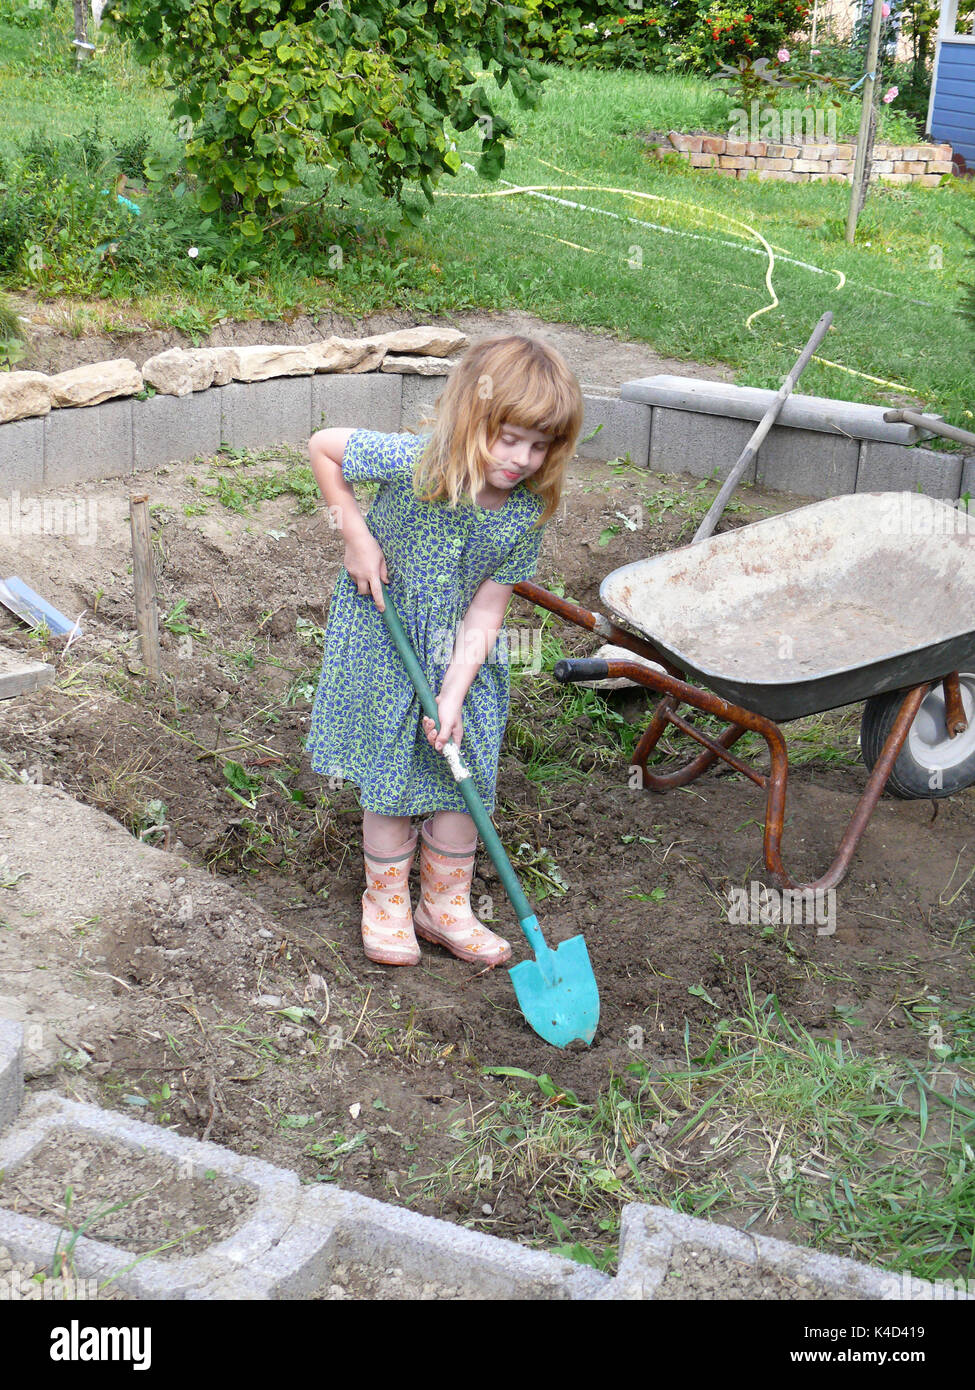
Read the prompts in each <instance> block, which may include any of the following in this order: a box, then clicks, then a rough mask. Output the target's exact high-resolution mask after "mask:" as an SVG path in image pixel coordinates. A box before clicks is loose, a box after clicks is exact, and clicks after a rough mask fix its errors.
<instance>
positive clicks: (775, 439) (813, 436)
mask: <svg viewBox="0 0 975 1390" xmlns="http://www.w3.org/2000/svg"><path fill="white" fill-rule="evenodd" d="M859 457H860V445H859V443H858V442H857V441H856V440H855V439H845V438H844V437H843V436H842V435H829V434H823V433H820V432H818V431H813V430H797V429H784V428H779V427H778V426H776V425H773V426H772V428H771V430H769V432H768V434H767V435H766V437H765V440H764V442H763V444H762V447H761V448H760V449H759V451H758V463H757V466H756V469H755V481H756V483H757V484H758V486H759V487H765V488H770V489H772V490H773V491H776V492H794V493H797V494H798V495H799V496H800V497H836V496H838V495H839V494H840V493H847V492H855V491H856V482H857V464H858V460H859Z"/></svg>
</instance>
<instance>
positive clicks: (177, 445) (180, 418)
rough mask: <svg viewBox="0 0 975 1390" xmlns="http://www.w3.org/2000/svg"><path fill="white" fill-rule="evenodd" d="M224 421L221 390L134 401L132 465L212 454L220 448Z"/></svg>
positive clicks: (150, 465) (157, 464)
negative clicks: (221, 429)
mask: <svg viewBox="0 0 975 1390" xmlns="http://www.w3.org/2000/svg"><path fill="white" fill-rule="evenodd" d="M221 421H222V409H221V400H220V391H219V389H217V390H214V389H212V388H211V389H210V390H208V391H198V392H196V393H194V394H192V395H186V396H169V395H166V396H163V395H160V396H152V397H151V398H150V399H149V400H147V401H133V402H132V462H133V466H134V467H135V468H136V469H143V468H159V467H160V466H161V465H162V464H164V463H172V462H173V461H174V460H179V461H183V460H185V459H192V458H196V457H197V455H199V454H202V455H203V456H204V457H205V458H208V457H210V455H212V454H215V453H216V452H217V451H218V450H219V448H220V427H221Z"/></svg>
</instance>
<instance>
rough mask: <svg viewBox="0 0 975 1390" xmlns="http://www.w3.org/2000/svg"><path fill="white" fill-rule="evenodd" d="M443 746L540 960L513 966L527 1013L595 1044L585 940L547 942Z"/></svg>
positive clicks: (424, 701) (461, 769)
mask: <svg viewBox="0 0 975 1390" xmlns="http://www.w3.org/2000/svg"><path fill="white" fill-rule="evenodd" d="M383 598H384V599H385V602H386V606H385V608H384V610H383V619H384V620H385V623H386V627H387V629H388V630H389V635H390V637H392V639H393V642H394V644H395V646H396V650H397V651H398V652H399V654H400V656H401V657H402V659H403V665H404V666H405V667H406V670H407V673H408V674H409V677H410V680H411V681H412V682H413V685H414V688H415V689H416V693H417V695H418V696H419V697H420V704H421V705H422V706H423V709H424V710H425V711H426V713H427V714H428V715H429V716H430V718H431V719H432V720H433V722H434V724H435V725H436V726H437V728H438V729H439V728H440V718H439V715H438V711H437V702H436V700H435V699H434V697H433V691H432V690H431V689H430V686H429V684H428V682H427V678H426V676H425V675H424V674H423V671H422V669H421V667H420V663H419V661H417V659H416V653H415V652H414V651H413V648H412V646H411V645H410V639H409V638H408V637H407V635H406V632H405V630H404V628H403V623H402V621H401V619H400V616H399V614H398V613H397V611H396V607H395V605H394V603H393V601H392V599H391V598H390V595H389V590H388V589H387V587H386V585H385V584H384V585H383ZM442 751H443V755H444V757H445V758H446V759H447V762H448V763H449V764H450V770H451V772H452V773H453V775H454V780H455V781H456V783H457V786H458V788H459V790H460V794H461V796H462V797H463V798H464V800H465V802H466V803H467V809H468V810H469V811H470V813H471V816H472V818H473V820H474V824H475V825H476V826H477V829H478V833H479V834H480V836H481V839H482V841H483V843H484V848H485V849H486V850H487V852H488V854H489V855H490V857H491V862H492V863H493V864H494V867H495V868H496V869H497V871H498V874H499V876H500V878H501V882H502V883H503V884H504V887H505V891H506V892H507V894H508V897H509V898H510V899H511V905H512V907H513V908H514V910H515V912H516V913H517V914H518V925H519V926H520V927H521V929H522V931H523V932H524V933H525V939H526V940H527V942H528V944H529V946H530V947H531V949H532V950H533V951H534V953H535V959H534V960H523V961H521V962H520V963H519V964H518V965H512V966H510V967H509V969H508V974H509V975H510V976H511V983H512V984H513V985H514V987H515V996H516V998H517V1000H518V1003H519V1005H520V1007H521V1012H522V1013H523V1014H524V1016H525V1018H526V1019H527V1020H528V1022H529V1024H530V1025H531V1026H532V1028H534V1030H535V1032H536V1033H537V1034H538V1035H539V1037H540V1038H544V1039H545V1041H546V1042H547V1043H551V1044H552V1046H553V1047H567V1046H568V1044H569V1043H570V1042H576V1041H579V1042H584V1043H587V1044H588V1043H591V1042H592V1040H593V1036H594V1034H595V1032H596V1025H597V1023H598V1022H599V990H598V988H597V986H596V977H595V975H594V974H593V973H592V965H591V964H590V961H589V952H588V950H587V949H586V943H585V941H584V940H583V938H582V937H581V936H573V937H572V938H570V940H568V941H562V942H560V944H559V945H558V946H557V947H556V948H555V950H554V951H553V950H552V949H551V947H550V946H548V945H547V944H546V941H545V938H544V936H543V935H542V931H541V928H540V927H539V925H538V918H537V917H536V916H535V914H534V912H533V911H532V909H531V904H530V903H529V901H528V899H527V898H526V897H525V894H524V893H523V892H522V888H521V884H520V883H519V882H518V879H517V876H516V874H515V871H514V869H513V868H512V867H511V863H510V861H509V859H508V856H507V855H506V854H505V852H504V846H503V845H502V843H501V841H500V839H499V838H498V833H497V831H496V830H495V828H494V826H493V825H492V824H491V817H490V816H489V815H488V813H487V809H486V807H485V805H484V802H483V801H482V800H481V797H480V795H479V793H478V790H477V788H476V787H475V785H474V779H473V778H472V777H471V774H470V772H469V771H468V769H467V768H466V767H465V766H464V763H463V762H462V761H461V756H460V749H459V748H458V747H457V744H456V743H455V742H454V741H453V739H451V740H450V741H449V742H448V743H446V744H445V745H444V747H443V750H442Z"/></svg>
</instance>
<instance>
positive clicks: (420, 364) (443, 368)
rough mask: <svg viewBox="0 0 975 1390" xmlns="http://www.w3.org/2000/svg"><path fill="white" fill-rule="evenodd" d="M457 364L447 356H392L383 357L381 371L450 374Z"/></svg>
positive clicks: (407, 374) (432, 374) (405, 374)
mask: <svg viewBox="0 0 975 1390" xmlns="http://www.w3.org/2000/svg"><path fill="white" fill-rule="evenodd" d="M455 366H456V363H455V362H452V361H451V360H450V359H449V358H447V357H405V356H399V357H390V356H389V355H388V354H387V356H386V357H384V358H383V360H382V364H381V366H380V368H379V370H380V371H381V372H401V373H402V375H403V376H449V375H450V373H451V371H452V370H453V369H454V367H455Z"/></svg>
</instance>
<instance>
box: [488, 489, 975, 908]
mask: <svg viewBox="0 0 975 1390" xmlns="http://www.w3.org/2000/svg"><path fill="white" fill-rule="evenodd" d="M973 542H975V517H971V518H970V517H969V516H968V514H967V513H966V512H964V511H961V510H959V509H958V508H956V507H954V506H952V505H951V504H949V503H946V502H941V501H938V500H936V499H934V498H931V497H927V496H925V495H923V494H920V493H909V492H906V493H857V494H852V495H849V496H843V497H834V498H830V499H828V500H827V501H825V502H817V503H814V504H813V505H811V506H807V507H801V508H799V509H797V510H796V511H793V512H787V513H784V514H782V515H781V516H777V517H771V518H769V519H768V520H766V521H760V522H756V523H754V524H752V525H750V526H743V527H740V528H738V529H737V530H734V531H730V532H725V533H723V534H721V535H718V536H713V537H711V538H710V539H709V540H705V541H702V542H700V543H699V544H696V545H690V546H683V547H681V548H680V549H678V550H675V551H672V552H669V553H667V554H663V555H657V556H654V557H652V558H650V559H648V560H641V561H638V562H636V563H635V564H630V565H624V566H623V567H622V568H620V569H618V570H614V571H613V572H612V573H611V574H609V575H608V576H607V577H606V578H605V579H604V580H603V583H602V585H601V587H600V597H601V598H602V600H603V602H604V603H605V604H606V607H607V608H608V609H609V610H610V611H611V612H612V613H613V614H614V615H615V616H616V617H617V618H619V619H621V620H622V621H623V622H625V623H628V624H629V625H630V628H629V629H627V628H624V627H620V626H618V625H617V624H615V623H612V622H610V621H609V620H608V619H607V618H605V617H604V616H603V615H602V614H599V613H592V612H589V611H588V610H587V609H584V608H582V607H580V606H579V605H577V604H573V603H571V602H568V601H567V600H565V599H560V598H558V597H557V596H556V595H553V594H550V593H548V592H547V591H546V590H544V589H541V588H540V587H539V586H537V585H535V584H532V583H529V582H524V583H521V584H518V585H516V586H515V590H516V592H517V593H519V594H520V595H521V596H522V597H524V598H527V599H530V600H532V601H533V602H535V603H537V604H539V605H540V606H541V607H543V608H548V609H549V610H550V611H552V612H554V613H557V614H559V616H561V617H563V618H567V619H568V620H569V621H571V622H575V623H578V624H579V626H581V627H584V628H587V629H589V630H590V631H595V632H598V633H600V634H601V635H602V636H603V637H605V638H607V639H608V640H609V641H610V642H611V643H612V644H613V645H615V646H618V647H623V648H626V649H628V650H629V651H631V652H633V653H635V654H636V655H638V656H641V657H643V658H644V661H646V660H649V661H651V662H655V663H658V664H657V665H656V666H655V667H653V668H648V667H647V666H646V665H645V664H644V662H638V661H631V660H608V661H607V660H603V659H599V658H591V657H590V658H575V659H567V660H563V661H560V662H558V663H557V664H556V667H555V670H554V675H555V677H556V679H557V680H559V681H563V682H569V681H586V680H598V679H603V678H606V677H608V678H610V679H614V678H617V677H626V678H628V679H630V680H632V681H635V682H636V683H637V684H639V685H643V686H646V687H648V688H649V689H652V690H656V691H658V692H659V693H660V694H661V695H662V696H663V699H661V700H660V701H659V703H658V705H657V707H656V710H655V712H654V714H653V717H652V719H651V721H650V724H649V725H648V727H647V728H646V730H645V731H644V733H643V734H642V736H641V738H640V740H639V742H638V744H637V746H636V749H635V751H634V753H633V758H632V767H633V768H636V769H638V770H639V774H640V775H639V782H638V785H639V786H641V787H643V788H644V789H646V790H649V791H657V792H663V791H668V790H670V789H672V788H674V787H681V786H686V785H687V783H689V782H691V781H693V780H694V779H695V778H696V777H698V776H700V775H701V773H702V772H704V771H705V770H706V769H707V768H709V767H710V766H711V765H712V764H713V763H714V762H715V761H716V760H717V759H720V760H721V761H723V762H725V763H727V764H728V765H729V766H731V767H732V768H734V769H735V770H736V771H737V772H740V773H742V774H743V775H744V776H746V777H748V778H749V779H750V780H751V781H752V782H754V783H755V784H756V785H758V786H759V787H761V788H762V789H763V790H764V791H765V793H766V815H765V842H764V854H765V864H766V868H767V869H768V870H769V872H770V874H771V875H772V877H773V878H774V879H775V880H776V881H777V882H778V883H780V884H781V885H782V886H783V887H785V888H797V887H799V888H803V889H810V888H815V889H818V888H830V887H835V885H836V884H837V883H839V882H840V881H841V879H842V878H843V876H844V875H845V873H846V871H847V869H848V868H849V864H850V861H851V859H852V856H853V851H854V849H855V848H856V845H857V843H858V842H859V839H860V837H861V835H862V834H863V831H864V830H865V828H866V825H867V822H868V821H869V819H870V816H871V815H872V813H873V810H874V808H875V806H876V804H877V802H878V800H879V799H880V795H881V793H882V792H883V790H884V788H885V786H889V789H890V790H891V791H892V792H894V794H895V795H898V796H901V797H940V796H947V795H950V794H951V793H952V792H955V791H959V790H961V789H962V788H963V787H966V786H969V785H971V783H972V782H975V631H973V630H972V628H971V627H970V626H968V624H971V623H973V622H975V544H973ZM633 629H636V631H635V632H634V631H633ZM959 672H962V673H963V674H961V675H960V674H959ZM688 674H689V675H690V676H694V677H696V678H697V679H698V680H700V681H701V682H702V683H703V685H704V686H706V687H708V688H707V689H702V688H700V687H699V686H696V685H692V684H690V683H689V682H688V679H687V677H688ZM860 700H864V701H866V705H865V708H864V713H863V718H862V722H861V753H862V756H863V759H864V762H865V763H866V765H867V767H868V768H869V769H870V776H869V778H868V780H867V784H866V787H865V789H864V791H863V793H862V795H861V797H860V800H859V802H858V804H857V807H856V809H855V811H854V813H853V816H852V818H851V820H850V824H849V826H848V828H847V831H846V833H845V834H844V836H843V839H842V840H841V842H840V847H839V850H838V852H837V855H836V858H835V859H834V861H833V863H832V864H831V865H830V867H829V869H828V870H827V871H826V873H825V874H824V875H823V876H822V877H821V878H819V879H817V880H815V882H813V883H807V884H796V883H795V882H794V881H793V880H792V879H791V878H790V876H789V874H788V873H787V872H786V869H785V867H784V864H783V862H782V855H781V838H782V828H783V824H784V819H785V802H786V787H787V779H788V751H787V747H786V740H785V737H784V735H783V733H782V730H781V729H780V728H779V727H778V725H777V724H776V723H775V722H774V721H775V720H789V719H796V718H798V717H800V716H802V715H806V714H814V713H819V712H821V711H824V710H829V709H836V708H838V707H839V706H841V705H846V704H852V703H854V702H857V701H860ZM681 705H690V706H691V707H692V710H693V709H696V710H700V711H702V712H703V713H706V714H710V715H714V716H716V717H717V718H719V719H723V720H724V721H726V723H727V728H725V729H724V730H723V732H722V733H721V734H720V735H719V736H718V737H717V738H714V737H712V736H711V734H710V733H708V732H706V731H705V730H704V729H702V728H701V727H700V726H698V725H695V724H694V723H693V722H692V720H691V719H689V718H687V717H685V716H684V715H683V714H681V713H679V706H681ZM669 725H672V726H674V727H676V728H678V729H680V730H682V731H683V732H684V733H685V734H687V735H688V736H689V737H690V738H692V739H693V740H694V741H695V742H696V743H698V744H700V745H701V746H702V749H703V751H702V752H699V753H698V754H697V755H696V756H695V757H693V758H692V759H691V761H689V762H687V763H686V764H684V765H682V766H679V767H677V768H676V769H672V770H671V769H664V770H651V769H650V768H648V766H647V760H648V758H649V756H650V754H651V752H652V751H653V750H654V748H655V747H656V745H657V743H658V742H659V740H660V738H661V737H662V735H663V733H664V732H665V730H666V729H667V727H668V726H669ZM749 730H750V731H753V732H755V733H758V734H760V735H761V736H762V737H763V738H764V739H765V742H766V744H767V747H768V752H769V759H770V770H769V772H768V773H767V774H766V773H764V772H759V771H757V770H756V769H754V768H752V767H751V766H750V765H749V764H748V763H746V762H745V761H743V760H742V759H741V758H739V757H737V756H736V755H735V754H734V753H732V752H731V751H730V750H731V748H732V745H733V744H734V743H735V742H736V741H737V740H738V739H739V738H741V736H742V735H743V734H744V733H745V732H746V731H749ZM630 784H631V785H633V783H632V781H631V783H630Z"/></svg>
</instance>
